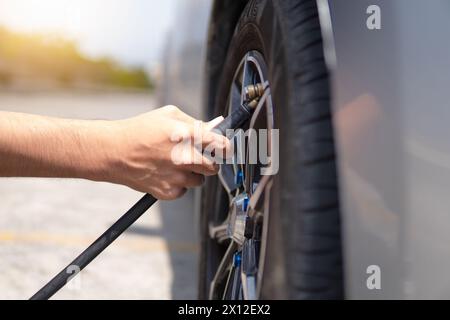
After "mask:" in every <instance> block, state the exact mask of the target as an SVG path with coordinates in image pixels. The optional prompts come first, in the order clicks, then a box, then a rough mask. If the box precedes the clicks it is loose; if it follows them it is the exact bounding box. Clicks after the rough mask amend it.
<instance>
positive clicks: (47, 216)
mask: <svg viewBox="0 0 450 320" xmlns="http://www.w3.org/2000/svg"><path fill="white" fill-rule="evenodd" d="M153 107H155V103H154V100H153V99H152V97H151V96H149V95H145V94H90V95H87V94H85V95H70V94H51V95H50V94H47V95H42V94H23V95H21V94H1V95H0V110H7V111H17V112H29V113H36V114H46V115H52V116H59V117H70V118H85V119H118V118H124V117H128V116H132V115H135V114H138V113H142V112H146V111H149V110H151V109H152V108H153ZM0 161H1V159H0ZM141 196H142V195H141V194H140V193H138V192H135V191H133V190H130V189H128V188H126V187H122V186H117V185H112V184H106V183H95V182H90V181H83V180H62V179H23V178H21V179H18V178H8V179H5V178H2V179H0V299H26V298H29V297H30V296H31V295H32V294H33V293H34V292H35V291H37V290H38V289H39V288H40V287H41V286H42V285H44V284H45V283H46V282H47V281H48V280H50V279H51V277H53V276H54V275H55V274H56V273H57V272H59V271H60V270H61V269H62V268H64V267H65V266H66V265H67V264H68V263H69V262H71V260H72V259H73V258H75V257H76V256H77V255H78V254H79V253H80V252H81V251H82V250H84V248H85V247H87V246H88V245H89V244H90V242H92V241H93V240H95V239H96V238H97V237H98V236H99V235H100V234H101V233H102V232H103V231H104V230H106V228H108V227H109V226H110V225H111V224H112V223H113V222H114V221H115V220H116V219H117V218H119V217H120V216H121V215H122V214H123V213H124V212H125V211H126V210H127V209H128V208H129V207H130V206H131V205H132V204H134V203H135V202H136V201H137V200H138V199H140V197H141ZM193 198H194V196H193V193H190V194H188V195H186V196H185V197H184V198H183V199H181V200H178V201H175V202H170V203H168V202H161V203H158V204H157V205H156V206H155V207H154V208H152V209H151V210H150V211H149V212H148V213H147V214H145V215H144V216H143V217H141V219H140V220H139V221H138V222H137V223H136V224H135V225H134V226H133V227H132V228H131V229H130V230H129V231H128V232H127V233H126V234H124V235H123V236H121V237H120V238H119V239H118V240H117V241H116V242H115V243H114V244H113V245H112V246H111V247H109V248H108V249H107V250H106V251H105V252H104V253H102V254H101V255H100V256H99V257H98V258H97V259H96V260H95V261H94V262H92V263H91V264H90V265H89V266H88V267H87V268H86V269H85V270H84V271H83V272H81V273H80V274H79V275H78V277H77V278H75V279H74V280H73V281H72V282H71V283H69V284H68V286H67V287H66V288H63V289H62V290H61V291H60V292H59V293H58V294H57V295H55V298H56V299H195V298H196V295H197V293H196V283H197V252H198V248H197V241H196V228H195V223H194V215H193V212H194V200H193Z"/></svg>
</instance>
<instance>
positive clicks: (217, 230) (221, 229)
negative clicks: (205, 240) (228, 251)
mask: <svg viewBox="0 0 450 320" xmlns="http://www.w3.org/2000/svg"><path fill="white" fill-rule="evenodd" d="M208 229H209V230H208V231H209V237H210V238H211V239H214V240H216V241H217V242H218V243H223V242H224V241H225V240H227V239H229V238H230V237H229V235H228V219H227V221H225V222H224V223H222V224H220V225H218V226H214V225H213V224H209V228H208Z"/></svg>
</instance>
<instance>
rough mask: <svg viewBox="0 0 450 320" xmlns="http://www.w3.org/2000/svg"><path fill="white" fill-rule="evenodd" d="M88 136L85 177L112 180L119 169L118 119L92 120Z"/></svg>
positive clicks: (105, 180)
mask: <svg viewBox="0 0 450 320" xmlns="http://www.w3.org/2000/svg"><path fill="white" fill-rule="evenodd" d="M90 131H91V132H90V133H89V136H90V137H91V138H88V140H89V141H90V146H89V148H90V151H91V152H89V151H88V152H89V153H90V156H88V157H87V158H88V159H89V160H88V161H87V163H86V171H85V175H86V176H85V177H82V178H87V179H89V180H94V181H102V182H114V183H116V182H117V181H116V180H117V179H116V176H117V175H116V173H117V172H118V171H120V150H118V146H119V145H120V140H121V139H122V138H123V137H122V134H121V131H122V130H121V125H120V121H95V122H93V125H92V128H91V130H90Z"/></svg>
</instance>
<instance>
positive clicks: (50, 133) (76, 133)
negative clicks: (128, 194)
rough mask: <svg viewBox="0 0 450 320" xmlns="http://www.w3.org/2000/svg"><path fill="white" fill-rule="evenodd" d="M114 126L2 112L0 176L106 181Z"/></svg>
mask: <svg viewBox="0 0 450 320" xmlns="http://www.w3.org/2000/svg"><path fill="white" fill-rule="evenodd" d="M113 131H114V130H113V123H112V122H108V121H89V120H66V119H57V118H50V117H43V116H36V115H28V114H20V113H10V112H0V176H3V177H60V178H85V179H90V180H105V176H106V174H107V173H106V172H107V171H108V165H109V163H110V162H111V161H112V159H111V158H112V154H113V150H112V149H111V148H113V145H112V143H111V142H110V141H111V140H112V139H111V135H112V134H113Z"/></svg>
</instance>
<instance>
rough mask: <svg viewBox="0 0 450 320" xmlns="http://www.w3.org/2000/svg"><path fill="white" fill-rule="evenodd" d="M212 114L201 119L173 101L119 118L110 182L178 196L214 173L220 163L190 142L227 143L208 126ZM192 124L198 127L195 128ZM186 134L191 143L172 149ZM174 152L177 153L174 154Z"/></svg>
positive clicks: (157, 194) (217, 147) (221, 148)
mask: <svg viewBox="0 0 450 320" xmlns="http://www.w3.org/2000/svg"><path fill="white" fill-rule="evenodd" d="M217 120H218V121H220V120H221V119H216V120H215V121H213V122H211V123H209V124H203V125H202V123H201V122H200V121H198V120H195V119H194V118H191V117H190V116H188V115H186V114H185V113H183V112H182V111H180V110H179V109H178V108H177V107H175V106H166V107H163V108H160V109H157V110H155V111H152V112H149V113H146V114H143V115H140V116H138V117H135V118H131V119H127V120H123V121H118V122H117V123H116V125H118V127H119V129H118V130H117V136H116V137H115V140H116V141H117V143H116V144H115V148H114V149H115V150H114V156H113V159H114V161H113V162H112V163H111V168H112V173H111V175H112V178H113V179H112V180H113V182H116V183H120V184H125V185H127V186H129V187H131V188H133V189H136V190H139V191H142V192H147V193H150V194H152V195H153V196H154V197H156V198H158V199H165V200H170V199H175V198H178V197H180V196H182V195H183V194H184V193H185V192H186V188H190V187H197V186H200V185H201V184H202V183H203V181H204V176H210V175H215V174H217V172H218V170H219V167H218V165H217V164H215V163H214V162H212V161H211V160H210V159H208V158H207V157H204V156H203V155H202V153H201V151H202V150H201V148H195V146H194V140H195V139H198V140H199V139H201V141H202V146H203V147H206V146H208V145H213V146H214V149H215V150H217V152H226V149H227V148H229V146H230V143H229V141H228V139H227V138H225V137H223V136H221V135H218V134H214V133H212V132H210V129H212V127H213V126H214V125H215V124H217ZM200 125H201V126H200ZM195 126H197V129H200V130H197V132H196V128H195ZM195 134H197V135H200V136H199V137H194V135H195ZM186 140H188V142H192V143H188V144H187V145H186V144H184V145H183V147H182V148H181V149H182V150H183V154H177V153H174V152H173V151H174V148H176V147H177V145H180V144H181V143H182V142H183V141H186ZM199 149H200V150H199ZM195 154H196V155H195ZM174 155H176V156H177V157H178V156H180V157H182V159H174ZM195 156H197V158H195ZM196 159H197V161H195V160H196Z"/></svg>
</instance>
